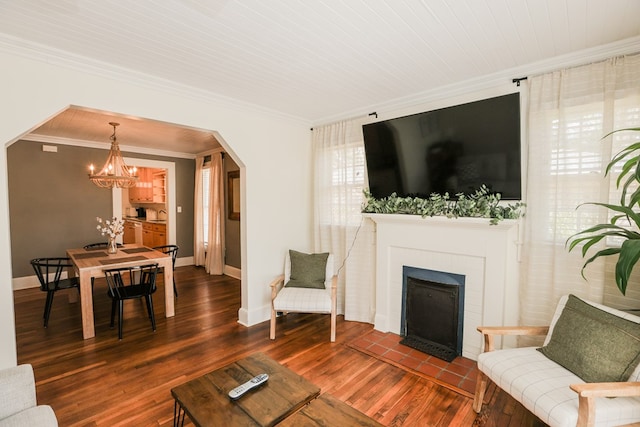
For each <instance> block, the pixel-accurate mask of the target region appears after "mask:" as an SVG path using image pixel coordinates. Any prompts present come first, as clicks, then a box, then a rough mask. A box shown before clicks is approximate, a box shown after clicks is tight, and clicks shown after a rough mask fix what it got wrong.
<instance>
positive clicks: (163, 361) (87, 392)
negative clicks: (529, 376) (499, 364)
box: [14, 267, 544, 427]
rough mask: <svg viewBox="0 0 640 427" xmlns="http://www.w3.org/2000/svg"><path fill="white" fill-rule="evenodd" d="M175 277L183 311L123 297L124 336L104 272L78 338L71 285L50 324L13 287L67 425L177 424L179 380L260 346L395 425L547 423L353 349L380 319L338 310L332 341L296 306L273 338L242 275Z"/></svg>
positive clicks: (20, 333) (319, 318)
mask: <svg viewBox="0 0 640 427" xmlns="http://www.w3.org/2000/svg"><path fill="white" fill-rule="evenodd" d="M175 274H176V283H177V285H178V292H179V298H177V300H176V316H175V317H173V318H170V319H167V318H165V317H164V304H163V302H162V301H163V300H162V298H163V293H164V291H163V289H162V288H161V289H159V290H158V292H157V293H156V294H155V313H156V319H157V331H156V332H152V330H151V324H150V322H149V319H148V318H147V316H146V313H145V308H144V305H143V304H142V303H140V302H138V301H127V302H128V304H125V315H124V319H125V320H124V337H123V339H122V341H119V340H118V331H117V327H116V328H114V329H110V328H109V318H110V307H111V305H110V300H109V298H108V297H107V296H106V284H105V283H104V281H103V280H98V281H96V284H95V289H94V301H95V302H94V306H95V322H96V337H95V338H92V339H89V340H83V339H82V331H81V319H80V307H79V303H69V302H68V299H67V295H66V294H64V293H63V292H59V293H58V294H57V295H56V297H55V299H54V303H53V309H52V313H51V318H50V320H49V327H48V328H47V329H44V328H43V325H42V311H43V307H44V299H45V294H44V293H43V292H40V290H39V289H28V290H20V291H15V292H14V296H15V316H16V333H17V346H18V363H31V364H32V365H33V366H34V370H35V376H36V382H37V396H38V402H39V403H45V404H49V405H51V406H52V407H53V409H54V410H55V412H56V415H57V417H58V421H59V423H60V425H61V426H170V425H172V421H173V399H172V398H171V392H170V390H171V388H172V387H174V386H176V385H179V384H182V383H183V382H185V381H188V380H190V379H192V378H195V377H197V376H200V375H203V374H205V373H207V372H208V371H211V370H213V369H216V368H218V367H220V366H222V365H225V364H227V363H230V362H232V361H234V360H235V359H238V358H241V357H244V356H247V355H249V354H251V353H253V352H256V351H261V352H264V353H265V354H267V355H268V356H270V357H272V358H273V359H275V360H277V361H279V362H280V363H282V364H284V365H285V366H287V367H289V368H290V369H292V370H294V371H295V372H297V373H298V374H300V375H303V376H304V377H305V378H307V379H308V380H309V381H311V382H313V383H315V384H316V385H318V386H319V387H320V388H321V390H322V392H323V393H325V392H328V393H331V394H332V395H334V396H335V397H337V398H338V399H340V400H342V401H344V402H346V403H348V404H349V405H351V406H353V407H354V408H356V409H358V410H359V411H361V412H363V413H365V414H367V415H368V416H370V417H372V418H374V419H376V420H377V421H379V422H380V423H382V424H384V425H387V426H472V425H474V424H475V425H483V426H488V427H493V426H495V427H498V426H499V427H504V426H510V427H516V426H519V427H520V426H542V425H544V424H541V423H540V422H539V421H537V420H536V418H535V417H533V416H532V415H531V414H530V413H529V412H528V411H526V410H525V409H524V408H523V407H522V406H521V405H520V404H518V403H517V402H515V401H514V400H513V399H511V398H510V397H509V396H508V395H506V394H505V393H504V392H502V391H500V390H499V389H497V388H496V387H495V386H491V387H490V388H489V390H488V392H487V399H488V400H489V404H488V405H485V407H486V409H485V411H483V412H482V413H481V415H480V416H478V417H476V414H475V412H474V411H473V410H472V408H471V399H469V398H467V397H464V396H462V395H459V394H457V393H455V392H453V391H450V390H448V389H446V388H443V387H441V386H439V385H437V384H434V383H432V382H430V381H429V380H427V379H425V378H422V377H420V376H417V375H414V374H412V373H409V372H406V371H404V370H402V369H400V368H397V367H394V366H392V365H389V364H386V363H384V362H381V361H379V360H377V359H375V358H373V357H370V356H368V355H365V354H363V353H361V352H358V351H357V350H354V349H352V348H351V347H348V346H347V345H345V344H346V343H348V342H350V340H354V339H355V338H357V337H358V336H360V335H362V334H364V333H366V332H368V331H370V330H371V329H372V325H369V324H366V323H358V322H346V321H344V319H343V317H342V316H339V317H338V327H337V340H336V342H335V343H331V342H329V318H328V316H326V315H325V316H323V315H307V314H289V315H288V316H285V317H284V318H280V319H279V320H278V327H277V339H276V340H275V341H271V340H269V330H268V329H269V323H268V322H263V323H261V324H259V325H256V326H253V327H250V328H246V327H244V326H242V325H240V324H238V323H237V312H238V309H239V308H240V282H239V281H238V280H235V279H232V278H230V277H227V276H209V275H207V274H205V273H204V271H203V270H202V269H201V268H195V267H180V268H177V269H176V273H175ZM160 286H161V287H162V285H160ZM265 286H267V285H266V284H265ZM65 292H66V291H65ZM70 292H71V291H70ZM186 424H189V423H188V422H187V423H186Z"/></svg>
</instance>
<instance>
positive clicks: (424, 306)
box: [400, 266, 464, 362]
mask: <svg viewBox="0 0 640 427" xmlns="http://www.w3.org/2000/svg"><path fill="white" fill-rule="evenodd" d="M463 318H464V276H463V275H459V274H453V273H446V272H441V271H434V270H429V269H423V268H415V267H409V266H403V268H402V317H401V320H402V323H401V334H400V335H401V336H403V337H404V339H403V340H402V341H401V342H400V343H401V344H404V345H406V346H409V347H412V348H415V349H416V350H419V351H422V352H423V353H427V354H430V355H432V356H435V357H438V358H440V359H443V360H446V361H447V362H451V361H452V360H453V359H455V358H456V357H457V356H460V355H462V336H463V324H464V319H463Z"/></svg>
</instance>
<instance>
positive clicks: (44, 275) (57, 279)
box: [31, 257, 80, 328]
mask: <svg viewBox="0 0 640 427" xmlns="http://www.w3.org/2000/svg"><path fill="white" fill-rule="evenodd" d="M31 266H32V267H33V270H34V271H35V272H36V276H38V280H39V281H40V290H41V291H43V292H46V293H47V299H46V301H45V303H44V315H43V318H44V327H45V328H46V327H47V326H49V315H50V314H51V306H52V305H53V296H54V295H55V293H56V292H57V291H60V290H63V289H71V288H76V289H78V292H80V280H79V279H78V278H77V277H70V278H67V279H63V278H62V273H63V272H64V271H65V270H67V269H68V268H70V267H73V264H72V263H71V260H70V259H69V258H62V257H58V258H36V259H32V260H31Z"/></svg>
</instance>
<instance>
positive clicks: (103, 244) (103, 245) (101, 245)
mask: <svg viewBox="0 0 640 427" xmlns="http://www.w3.org/2000/svg"><path fill="white" fill-rule="evenodd" d="M117 245H118V247H119V248H121V247H122V243H117ZM108 247H109V242H97V243H89V244H88V245H84V246H83V248H84V249H107V248H108Z"/></svg>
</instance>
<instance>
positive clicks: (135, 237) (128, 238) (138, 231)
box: [122, 220, 143, 245]
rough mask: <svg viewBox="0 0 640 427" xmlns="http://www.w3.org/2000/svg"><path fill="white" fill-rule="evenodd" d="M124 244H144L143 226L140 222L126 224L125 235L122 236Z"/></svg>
mask: <svg viewBox="0 0 640 427" xmlns="http://www.w3.org/2000/svg"><path fill="white" fill-rule="evenodd" d="M122 243H124V244H125V245H126V244H127V243H138V244H143V243H142V224H141V223H140V221H129V220H126V221H125V222H124V234H123V235H122Z"/></svg>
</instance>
